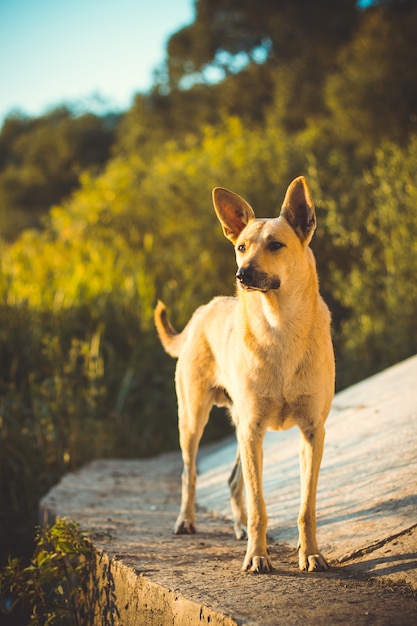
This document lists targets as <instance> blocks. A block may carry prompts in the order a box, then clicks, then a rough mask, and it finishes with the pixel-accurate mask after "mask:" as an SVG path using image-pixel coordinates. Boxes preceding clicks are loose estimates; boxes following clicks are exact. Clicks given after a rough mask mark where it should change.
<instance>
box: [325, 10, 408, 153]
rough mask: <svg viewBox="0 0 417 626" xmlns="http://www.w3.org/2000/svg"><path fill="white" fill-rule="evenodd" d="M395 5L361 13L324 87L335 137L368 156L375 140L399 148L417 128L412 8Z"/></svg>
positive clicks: (375, 143)
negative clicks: (336, 131)
mask: <svg viewBox="0 0 417 626" xmlns="http://www.w3.org/2000/svg"><path fill="white" fill-rule="evenodd" d="M396 5H397V3H395V4H394V7H391V8H390V7H387V6H380V7H377V8H372V9H369V10H367V11H366V12H364V14H363V19H362V21H361V24H360V26H359V28H358V30H357V32H356V33H355V36H354V37H353V39H352V41H351V42H350V43H349V44H348V45H347V46H346V47H345V48H344V49H343V50H342V51H341V53H340V55H339V68H338V72H337V73H335V74H333V75H332V76H330V77H329V79H328V81H327V86H326V103H327V106H328V107H329V109H330V111H331V114H332V118H333V120H334V124H335V126H336V127H337V128H338V129H339V132H340V135H341V136H344V137H345V139H346V138H350V140H351V141H353V142H355V143H356V144H357V146H358V150H361V151H363V152H365V153H368V154H370V153H372V152H373V150H374V148H375V146H376V145H377V144H378V143H379V142H380V140H381V138H383V137H384V138H386V139H389V140H392V141H396V142H400V143H402V144H404V142H407V139H408V136H409V133H410V132H412V131H413V130H415V129H416V128H417V81H416V67H417V39H416V37H415V33H416V32H417V7H416V5H415V2H412V3H410V2H408V3H398V5H399V6H398V7H397V6H396Z"/></svg>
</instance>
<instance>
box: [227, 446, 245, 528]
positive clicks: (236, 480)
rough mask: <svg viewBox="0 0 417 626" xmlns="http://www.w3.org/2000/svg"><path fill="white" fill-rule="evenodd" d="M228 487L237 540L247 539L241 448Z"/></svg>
mask: <svg viewBox="0 0 417 626" xmlns="http://www.w3.org/2000/svg"><path fill="white" fill-rule="evenodd" d="M228 485H229V489H230V495H231V498H230V503H231V506H232V513H233V519H234V526H233V527H234V531H235V535H236V539H246V537H247V533H246V525H247V515H246V508H245V502H244V498H243V487H244V483H243V474H242V464H241V461H240V452H239V448H238V450H237V455H236V461H235V464H234V466H233V469H232V473H231V474H230V477H229V480H228Z"/></svg>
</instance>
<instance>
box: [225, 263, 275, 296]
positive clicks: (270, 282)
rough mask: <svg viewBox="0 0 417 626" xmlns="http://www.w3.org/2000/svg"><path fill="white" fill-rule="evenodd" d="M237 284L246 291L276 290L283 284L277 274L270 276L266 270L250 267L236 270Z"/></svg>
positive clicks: (263, 291)
mask: <svg viewBox="0 0 417 626" xmlns="http://www.w3.org/2000/svg"><path fill="white" fill-rule="evenodd" d="M236 279H237V284H238V286H239V287H240V288H241V289H244V290H245V291H260V292H262V293H267V292H268V291H276V290H277V289H279V288H280V286H281V281H280V279H279V278H277V277H276V276H269V275H268V274H266V273H265V272H259V271H257V270H253V269H251V268H250V267H247V268H245V267H242V268H239V269H238V271H237V272H236Z"/></svg>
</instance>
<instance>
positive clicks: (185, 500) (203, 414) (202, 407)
mask: <svg viewBox="0 0 417 626" xmlns="http://www.w3.org/2000/svg"><path fill="white" fill-rule="evenodd" d="M187 369H188V368H187ZM188 373H189V372H188ZM177 396H178V427H179V439H180V446H181V452H182V459H183V464H184V466H183V472H182V489H181V509H180V513H179V515H178V518H177V521H176V523H175V526H174V534H176V535H181V534H193V533H195V532H196V524H195V495H196V483H197V469H196V457H197V452H198V445H199V443H200V439H201V437H202V434H203V431H204V427H205V426H206V424H207V421H208V418H209V414H210V409H211V406H212V404H213V402H212V396H211V394H210V392H207V390H206V389H205V388H204V386H203V385H200V386H195V387H194V388H192V389H191V388H189V387H186V386H184V385H183V376H182V372H181V370H180V371H178V370H177Z"/></svg>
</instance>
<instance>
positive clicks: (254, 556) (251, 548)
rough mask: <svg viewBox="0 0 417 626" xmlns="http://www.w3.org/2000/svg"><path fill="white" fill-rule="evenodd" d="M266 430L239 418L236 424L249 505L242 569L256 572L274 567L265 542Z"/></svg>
mask: <svg viewBox="0 0 417 626" xmlns="http://www.w3.org/2000/svg"><path fill="white" fill-rule="evenodd" d="M264 434H265V433H264V431H263V430H261V429H260V427H259V426H258V425H252V424H242V423H241V422H240V423H239V425H238V428H237V435H238V440H239V449H240V456H241V463H242V472H243V479H244V482H245V486H246V497H247V505H248V528H247V531H248V545H247V550H246V556H245V560H244V561H243V567H242V569H243V570H245V571H250V572H257V573H264V572H270V571H271V569H272V564H271V560H270V558H269V555H268V550H267V546H266V527H267V522H268V518H267V515H266V508H265V501H264V497H263V489H262V462H263V450H262V444H263V438H264Z"/></svg>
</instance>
